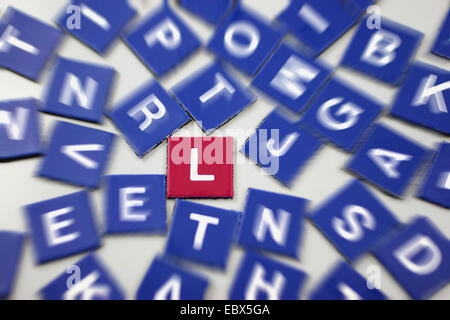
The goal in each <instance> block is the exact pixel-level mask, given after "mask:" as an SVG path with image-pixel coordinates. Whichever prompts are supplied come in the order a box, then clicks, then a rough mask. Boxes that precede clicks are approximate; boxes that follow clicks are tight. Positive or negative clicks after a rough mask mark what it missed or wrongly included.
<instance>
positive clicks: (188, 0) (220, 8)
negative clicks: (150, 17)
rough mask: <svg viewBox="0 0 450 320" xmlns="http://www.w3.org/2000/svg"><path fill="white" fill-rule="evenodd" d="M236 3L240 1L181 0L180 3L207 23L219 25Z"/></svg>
mask: <svg viewBox="0 0 450 320" xmlns="http://www.w3.org/2000/svg"><path fill="white" fill-rule="evenodd" d="M236 1H240V0H215V1H211V0H179V1H178V2H179V3H180V5H182V6H183V7H184V8H186V9H188V10H189V11H191V12H192V13H195V14H196V15H197V16H199V17H200V18H202V19H204V20H206V21H207V22H209V23H212V24H217V23H219V22H220V21H221V20H222V19H223V18H224V16H226V15H227V14H228V13H229V12H230V10H231V9H232V8H233V7H234V3H235V2H236Z"/></svg>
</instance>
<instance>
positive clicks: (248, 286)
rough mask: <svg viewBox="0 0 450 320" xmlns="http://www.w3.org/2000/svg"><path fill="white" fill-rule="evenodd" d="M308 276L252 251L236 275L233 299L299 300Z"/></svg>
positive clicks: (230, 295)
mask: <svg viewBox="0 0 450 320" xmlns="http://www.w3.org/2000/svg"><path fill="white" fill-rule="evenodd" d="M306 277H307V276H306V274H305V273H304V272H303V271H301V270H298V269H295V268H293V267H291V266H289V265H287V264H284V263H281V262H278V261H277V260H274V259H271V258H267V257H265V256H263V255H259V254H255V253H252V252H248V253H246V254H245V256H244V258H243V260H242V262H241V266H240V267H239V270H238V271H237V275H236V276H235V279H234V283H233V286H232V288H231V291H230V294H229V299H230V300H297V299H299V295H300V290H301V288H302V287H303V283H304V282H305V280H306Z"/></svg>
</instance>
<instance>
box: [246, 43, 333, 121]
mask: <svg viewBox="0 0 450 320" xmlns="http://www.w3.org/2000/svg"><path fill="white" fill-rule="evenodd" d="M330 74H331V69H330V68H329V67H328V66H326V65H325V64H323V63H321V62H320V61H318V60H312V59H311V58H308V57H306V56H305V55H302V54H301V53H300V52H298V51H295V50H294V49H292V48H290V47H289V46H287V45H285V44H282V45H281V46H280V47H279V48H278V49H277V51H275V53H274V54H273V56H272V57H270V59H269V60H268V61H267V63H266V64H265V65H264V66H263V67H262V68H261V71H260V72H259V73H258V74H257V75H256V77H255V79H254V80H253V83H252V84H253V85H255V86H256V87H258V88H259V89H261V90H262V92H264V93H266V94H268V95H269V96H271V97H272V98H274V99H275V100H277V101H278V102H280V103H282V104H283V105H284V106H286V107H288V108H289V109H291V110H292V111H294V112H296V113H299V112H301V111H303V110H304V108H305V107H306V106H307V104H308V102H309V101H310V100H311V98H312V97H313V96H314V95H315V93H316V92H317V91H318V90H319V89H320V87H321V86H322V85H323V84H324V83H325V81H326V80H327V79H328V77H329V76H330Z"/></svg>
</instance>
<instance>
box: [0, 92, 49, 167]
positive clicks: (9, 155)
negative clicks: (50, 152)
mask: <svg viewBox="0 0 450 320" xmlns="http://www.w3.org/2000/svg"><path fill="white" fill-rule="evenodd" d="M39 137H40V130H39V122H38V115H37V106H36V104H35V101H34V99H32V98H29V99H21V100H8V101H0V160H5V159H15V158H21V157H27V156H32V155H35V154H39V153H40V152H41V146H40V140H39Z"/></svg>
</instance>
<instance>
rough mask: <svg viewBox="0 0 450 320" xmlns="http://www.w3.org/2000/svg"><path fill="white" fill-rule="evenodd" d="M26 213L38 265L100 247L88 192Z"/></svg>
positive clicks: (29, 208)
mask: <svg viewBox="0 0 450 320" xmlns="http://www.w3.org/2000/svg"><path fill="white" fill-rule="evenodd" d="M25 213H26V218H27V222H28V227H29V229H30V232H31V239H32V241H33V245H34V249H35V252H36V258H37V262H38V263H43V262H47V261H51V260H55V259H58V258H62V257H66V256H69V255H72V254H75V253H79V252H81V251H85V250H90V249H95V248H97V247H98V246H99V244H100V242H99V241H100V240H99V238H98V235H97V231H96V228H95V225H94V220H93V214H92V211H91V204H90V202H89V198H88V193H87V191H80V192H76V193H72V194H69V195H66V196H62V197H58V198H53V199H49V200H45V201H41V202H37V203H33V204H30V205H27V206H26V207H25Z"/></svg>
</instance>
